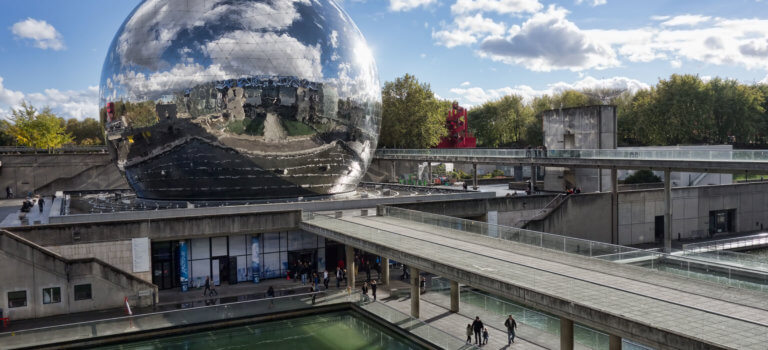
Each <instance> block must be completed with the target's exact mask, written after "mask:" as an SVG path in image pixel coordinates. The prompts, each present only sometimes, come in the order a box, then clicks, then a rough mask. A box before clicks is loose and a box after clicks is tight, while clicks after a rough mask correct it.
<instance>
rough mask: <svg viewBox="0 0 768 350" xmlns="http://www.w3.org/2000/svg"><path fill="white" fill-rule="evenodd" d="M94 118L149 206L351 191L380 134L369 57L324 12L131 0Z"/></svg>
mask: <svg viewBox="0 0 768 350" xmlns="http://www.w3.org/2000/svg"><path fill="white" fill-rule="evenodd" d="M100 107H101V110H100V111H101V118H102V120H103V122H104V125H105V127H106V135H107V143H108V145H109V148H110V150H111V151H112V152H113V154H114V156H115V161H116V162H117V166H118V168H119V169H120V171H122V172H123V173H124V175H125V177H126V179H127V180H128V183H129V184H130V185H131V186H132V187H133V189H134V190H135V191H136V193H137V195H139V196H140V197H143V198H151V199H254V198H274V197H296V196H307V195H323V194H336V193H342V192H347V191H351V190H353V189H354V188H355V187H356V186H357V184H358V182H359V180H360V178H361V177H362V176H363V174H364V173H365V171H366V168H367V167H368V164H369V163H370V161H371V157H372V155H373V151H374V150H375V149H376V143H377V139H378V134H379V127H380V125H381V90H380V87H379V79H378V72H377V70H376V64H375V62H374V60H373V56H372V54H371V52H370V50H369V49H368V46H367V44H366V42H365V39H364V38H363V36H362V34H361V33H360V31H359V30H358V29H357V26H355V24H354V23H353V22H352V20H351V19H350V18H349V16H348V15H347V14H346V13H345V12H344V11H343V10H342V9H341V8H340V7H339V5H338V4H336V2H334V1H333V0H311V1H310V0H145V1H144V2H142V3H141V4H140V5H139V6H137V7H136V9H134V11H133V13H131V14H130V15H129V16H128V18H127V19H126V20H125V22H124V23H123V25H122V26H121V27H120V30H119V31H118V32H117V34H116V35H115V38H114V39H113V41H112V45H111V46H110V49H109V52H108V53H107V57H106V60H105V62H104V67H103V69H102V73H101V84H100Z"/></svg>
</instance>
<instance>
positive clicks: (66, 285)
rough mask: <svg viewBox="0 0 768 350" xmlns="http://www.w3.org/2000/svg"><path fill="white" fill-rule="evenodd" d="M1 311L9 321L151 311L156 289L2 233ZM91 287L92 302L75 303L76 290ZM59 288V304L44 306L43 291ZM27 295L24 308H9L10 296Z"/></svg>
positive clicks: (102, 265)
mask: <svg viewBox="0 0 768 350" xmlns="http://www.w3.org/2000/svg"><path fill="white" fill-rule="evenodd" d="M0 276H2V283H0V308H2V309H3V310H4V317H10V318H11V319H12V320H18V319H25V318H34V317H45V316H51V315H57V314H66V313H73V312H83V311H93V310H100V309H108V308H117V307H121V306H123V305H124V298H125V297H128V298H129V301H130V302H131V303H132V305H139V306H148V305H152V304H153V302H154V301H155V297H156V295H157V287H156V286H154V285H152V284H151V283H147V282H145V281H143V280H140V279H138V278H136V277H134V276H132V275H131V274H129V273H127V272H125V271H122V270H120V269H118V268H115V267H114V266H110V265H108V264H106V263H104V262H101V261H99V260H97V259H77V260H70V259H66V258H64V257H61V256H59V255H57V254H55V253H53V252H51V251H48V250H47V249H45V248H42V247H40V246H38V245H36V244H34V243H32V242H30V241H27V240H25V239H23V238H21V237H19V236H17V235H14V234H12V233H10V232H7V231H0ZM80 284H91V293H92V298H91V299H88V300H75V298H74V287H75V286H76V285H80ZM51 287H58V288H60V290H61V301H60V302H58V303H50V304H43V288H51ZM12 291H26V296H27V305H26V306H23V307H15V308H9V307H8V292H12Z"/></svg>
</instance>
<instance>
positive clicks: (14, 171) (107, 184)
mask: <svg viewBox="0 0 768 350" xmlns="http://www.w3.org/2000/svg"><path fill="white" fill-rule="evenodd" d="M0 162H2V167H0V188H2V189H3V190H5V188H6V186H11V188H13V191H14V194H15V195H16V196H17V197H21V196H24V195H26V193H27V192H33V193H37V192H40V193H41V194H44V195H52V194H54V191H56V190H59V191H68V190H97V189H99V190H106V189H111V188H128V184H127V183H126V182H125V180H123V178H122V176H121V175H120V173H119V172H118V171H117V167H116V166H115V165H113V164H112V161H111V157H110V155H109V154H107V153H104V154H14V155H0ZM53 183H55V186H48V185H51V184H53ZM3 195H5V194H3Z"/></svg>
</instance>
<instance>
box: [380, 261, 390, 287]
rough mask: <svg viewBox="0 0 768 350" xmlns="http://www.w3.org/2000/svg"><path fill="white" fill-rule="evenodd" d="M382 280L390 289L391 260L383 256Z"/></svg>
mask: <svg viewBox="0 0 768 350" xmlns="http://www.w3.org/2000/svg"><path fill="white" fill-rule="evenodd" d="M380 260H381V264H382V265H381V279H383V280H384V281H383V282H384V286H385V287H387V288H389V258H388V257H385V256H382V257H381V259H380Z"/></svg>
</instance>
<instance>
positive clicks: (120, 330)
mask: <svg viewBox="0 0 768 350" xmlns="http://www.w3.org/2000/svg"><path fill="white" fill-rule="evenodd" d="M358 299H359V297H356V295H355V294H346V293H336V294H328V293H326V292H325V291H322V292H316V293H306V294H295V295H290V296H284V297H276V298H270V299H259V300H251V301H243V302H233V303H227V304H219V305H213V306H199V307H193V308H187V309H180V310H173V311H165V312H154V313H147V314H140V315H134V316H125V317H117V318H111V319H105V320H98V321H90V322H81V323H70V324H63V325H57V326H52V327H44V328H36V329H29V330H20V331H14V332H5V333H0V349H13V348H19V347H24V348H30V347H39V346H43V345H50V344H57V343H62V342H74V341H85V340H89V339H92V338H101V337H110V336H118V335H124V334H127V333H136V332H146V331H150V330H156V329H163V328H171V327H179V326H189V325H194V324H202V323H209V322H217V321H224V320H230V319H235V318H241V317H249V316H256V315H261V314H266V313H275V312H285V311H292V310H299V309H306V308H312V307H317V306H324V305H329V304H335V303H345V302H350V301H357V300H358Z"/></svg>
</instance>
